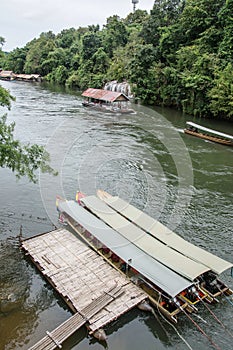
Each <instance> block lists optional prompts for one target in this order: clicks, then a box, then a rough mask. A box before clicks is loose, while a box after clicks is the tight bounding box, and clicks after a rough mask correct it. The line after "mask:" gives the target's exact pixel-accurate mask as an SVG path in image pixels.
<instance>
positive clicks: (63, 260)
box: [22, 229, 147, 333]
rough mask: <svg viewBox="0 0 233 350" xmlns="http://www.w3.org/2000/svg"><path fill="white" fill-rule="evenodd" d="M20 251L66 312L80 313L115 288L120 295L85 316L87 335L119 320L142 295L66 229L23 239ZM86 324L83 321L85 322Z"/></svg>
mask: <svg viewBox="0 0 233 350" xmlns="http://www.w3.org/2000/svg"><path fill="white" fill-rule="evenodd" d="M22 248H23V249H24V251H25V252H26V254H27V255H29V256H30V258H31V259H32V261H33V262H34V263H35V265H36V266H37V268H38V269H39V270H40V271H41V272H42V274H43V275H44V277H45V278H46V279H47V280H48V281H49V283H50V284H51V285H52V286H53V287H54V288H55V289H56V290H57V291H58V292H59V294H60V295H61V296H62V298H63V299H64V300H65V302H66V303H67V305H68V306H69V307H70V309H71V310H72V311H73V312H74V313H76V312H79V314H82V311H81V312H80V310H84V309H85V308H86V307H88V305H90V304H91V302H93V301H94V300H96V299H97V298H99V297H101V295H103V293H107V292H108V290H110V289H111V288H113V287H115V286H116V285H117V286H118V287H119V288H120V290H121V292H122V295H121V296H118V297H117V298H116V299H114V300H113V301H111V302H110V304H108V306H107V307H103V308H102V309H101V311H99V312H97V313H96V314H95V315H93V316H91V317H88V328H89V330H90V333H93V332H95V331H96V330H97V329H99V328H102V327H104V326H105V325H106V324H108V323H110V322H111V321H113V320H115V319H116V318H118V317H120V316H121V315H123V314H124V313H126V312H127V311H129V310H130V309H132V308H133V307H135V306H136V305H138V304H139V303H140V302H141V301H143V300H145V299H146V297H147V296H146V294H145V293H144V292H143V291H142V290H141V289H140V288H138V287H137V286H135V285H134V284H133V283H132V282H130V281H129V280H128V279H127V278H126V277H125V276H124V275H123V274H121V273H120V272H118V271H117V270H115V269H114V268H113V267H112V266H110V265H109V264H108V263H107V262H106V261H104V259H103V258H102V257H101V256H99V255H98V254H97V253H96V252H94V251H93V250H92V249H91V248H89V247H88V246H87V245H86V244H84V243H83V242H81V241H80V240H79V239H78V238H77V237H75V235H74V234H72V233H71V232H69V231H67V230H66V229H57V230H54V231H51V232H48V233H44V234H41V235H38V236H36V237H33V238H29V239H26V240H24V241H23V242H22ZM86 321H87V320H86Z"/></svg>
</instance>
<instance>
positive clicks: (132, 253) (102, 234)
mask: <svg viewBox="0 0 233 350" xmlns="http://www.w3.org/2000/svg"><path fill="white" fill-rule="evenodd" d="M58 207H59V209H60V210H61V211H63V212H65V213H67V214H68V215H69V216H70V217H72V218H73V219H74V220H75V221H76V222H78V223H79V224H80V225H81V226H83V227H84V228H85V229H86V230H87V231H89V232H90V233H91V234H92V235H93V236H94V237H96V238H97V239H98V240H99V241H100V242H101V243H102V244H104V245H105V246H106V247H108V248H109V249H111V251H113V252H114V253H115V254H117V255H118V256H119V257H120V258H121V259H122V260H124V261H128V260H129V259H132V260H131V263H130V266H132V267H133V268H134V269H136V270H137V271H138V272H139V273H141V274H142V275H143V276H145V277H146V278H148V279H149V280H150V281H151V282H152V283H154V284H155V285H156V286H158V287H160V288H161V289H162V290H163V291H165V292H166V293H167V294H168V295H170V296H171V297H174V296H176V295H177V294H179V293H180V292H181V291H183V290H184V289H186V288H188V287H190V286H191V285H192V283H191V282H190V281H188V280H186V279H185V278H183V277H182V276H180V275H178V274H177V273H175V272H173V271H172V270H170V269H168V268H167V267H166V266H164V265H162V264H160V263H159V262H158V261H157V260H155V259H154V258H152V257H151V256H150V255H148V254H146V253H145V252H144V251H142V250H141V249H139V248H138V247H136V246H135V245H134V244H133V243H131V242H130V241H129V240H127V239H126V238H125V237H123V236H122V235H121V234H120V233H118V232H117V231H115V230H113V229H112V228H110V227H109V226H107V225H106V224H105V223H104V222H103V221H101V220H99V219H98V218H97V217H96V216H94V215H93V214H91V213H90V212H89V211H87V210H86V209H84V208H82V207H81V206H80V205H79V204H77V202H74V201H64V202H63V201H59V204H58Z"/></svg>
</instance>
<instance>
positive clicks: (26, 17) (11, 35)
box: [0, 0, 154, 51]
mask: <svg viewBox="0 0 233 350" xmlns="http://www.w3.org/2000/svg"><path fill="white" fill-rule="evenodd" d="M153 4H154V0H139V2H138V4H137V5H136V6H137V8H139V9H142V10H147V11H148V12H150V10H151V9H152V7H153ZM132 10H133V5H132V0H1V6H0V11H1V20H0V36H2V37H3V38H5V40H6V43H5V44H4V46H3V50H4V51H11V50H13V49H14V48H16V47H23V46H25V44H26V43H27V42H29V41H31V40H32V39H34V38H38V37H39V36H40V34H41V33H42V32H47V31H49V30H51V31H52V32H53V33H54V34H57V33H59V32H60V31H62V30H63V29H68V28H71V27H74V28H78V27H83V26H87V25H91V24H100V25H101V26H102V25H103V24H105V23H106V19H107V18H108V17H110V16H112V15H118V16H120V17H121V18H125V17H126V16H127V15H128V14H129V13H130V12H132Z"/></svg>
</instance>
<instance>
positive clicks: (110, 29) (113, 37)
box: [103, 15, 129, 58]
mask: <svg viewBox="0 0 233 350" xmlns="http://www.w3.org/2000/svg"><path fill="white" fill-rule="evenodd" d="M128 36H129V35H128V31H127V28H126V25H125V23H124V21H123V20H122V19H120V17H118V16H116V15H115V16H112V17H109V18H108V19H107V24H106V25H105V26H104V29H103V47H104V50H105V51H106V53H107V54H108V56H109V57H110V58H111V57H112V56H113V52H114V50H116V49H117V48H118V47H119V46H123V47H124V46H125V45H126V44H127V42H128Z"/></svg>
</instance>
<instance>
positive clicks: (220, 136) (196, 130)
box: [184, 122, 233, 146]
mask: <svg viewBox="0 0 233 350" xmlns="http://www.w3.org/2000/svg"><path fill="white" fill-rule="evenodd" d="M184 132H185V133H186V134H189V135H193V136H197V137H200V138H202V139H205V140H209V141H213V142H217V143H221V144H222V145H227V146H233V136H232V135H228V134H225V133H223V132H219V131H216V130H212V129H209V128H206V127H204V126H201V125H198V124H196V123H193V122H186V128H185V129H184Z"/></svg>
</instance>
